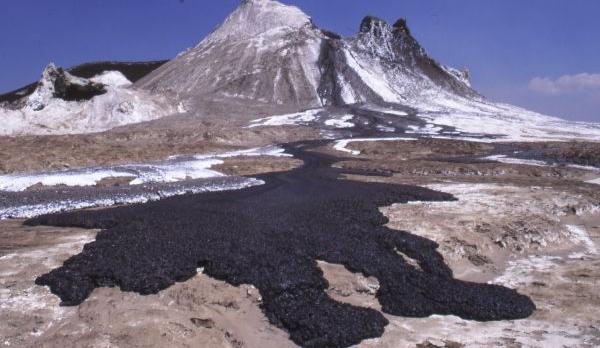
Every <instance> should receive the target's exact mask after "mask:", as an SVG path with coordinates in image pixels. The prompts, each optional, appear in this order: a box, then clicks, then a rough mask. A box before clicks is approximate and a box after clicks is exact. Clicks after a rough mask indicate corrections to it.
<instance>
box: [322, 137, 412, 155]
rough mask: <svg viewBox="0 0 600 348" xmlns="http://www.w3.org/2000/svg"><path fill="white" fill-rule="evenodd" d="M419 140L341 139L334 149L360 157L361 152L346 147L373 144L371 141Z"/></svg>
mask: <svg viewBox="0 0 600 348" xmlns="http://www.w3.org/2000/svg"><path fill="white" fill-rule="evenodd" d="M414 140H417V139H415V138H399V137H398V138H355V139H341V140H338V141H336V142H335V144H334V146H333V148H334V149H336V150H338V151H342V152H347V153H350V154H352V155H353V156H358V155H360V151H357V150H350V149H348V148H347V147H346V146H348V144H350V143H356V142H371V141H414Z"/></svg>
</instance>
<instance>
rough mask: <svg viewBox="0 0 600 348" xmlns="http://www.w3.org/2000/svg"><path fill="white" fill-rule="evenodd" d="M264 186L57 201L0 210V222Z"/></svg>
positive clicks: (251, 181)
mask: <svg viewBox="0 0 600 348" xmlns="http://www.w3.org/2000/svg"><path fill="white" fill-rule="evenodd" d="M264 183H265V182H264V181H262V180H258V179H254V178H245V179H244V180H243V181H241V182H235V183H229V184H208V185H207V184H201V185H198V186H191V187H185V188H171V189H169V188H167V189H162V190H160V191H157V192H141V193H135V194H133V195H122V196H118V195H115V196H110V197H109V196H106V197H102V198H94V199H64V200H57V201H55V202H52V203H49V204H48V203H45V204H32V205H16V206H11V207H6V208H3V209H0V220H3V219H23V218H32V217H35V216H39V215H43V214H51V213H58V212H64V211H70V210H78V209H85V208H93V207H109V206H113V205H123V204H136V203H146V202H151V201H158V200H161V199H165V198H168V197H174V196H180V195H185V194H198V193H204V192H219V191H230V190H240V189H243V188H248V187H252V186H258V185H264Z"/></svg>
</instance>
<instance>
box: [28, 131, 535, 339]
mask: <svg viewBox="0 0 600 348" xmlns="http://www.w3.org/2000/svg"><path fill="white" fill-rule="evenodd" d="M322 145H324V144H323V143H322V142H321V143H314V144H308V143H303V144H295V145H290V146H288V147H287V151H288V152H289V153H292V154H294V156H296V158H299V159H302V160H304V161H305V166H304V167H302V168H300V169H296V170H292V171H289V172H285V173H275V174H270V175H264V176H260V177H259V178H261V179H263V180H265V181H266V182H267V184H266V185H263V186H258V187H252V188H248V189H244V190H240V191H235V192H226V193H207V194H201V195H190V196H183V197H176V198H169V199H165V200H161V201H159V202H153V203H147V204H143V205H133V206H127V207H120V208H114V209H109V210H100V211H81V212H75V213H66V214H58V215H46V216H41V217H38V218H36V219H33V220H29V221H28V222H27V224H29V225H53V226H73V227H85V228H102V229H104V230H103V231H102V232H100V233H99V234H98V236H97V239H96V241H95V242H93V243H90V244H88V245H86V246H85V248H84V250H83V252H82V253H81V254H79V255H76V256H74V257H72V258H70V259H69V260H67V261H66V262H65V263H64V265H63V266H62V267H60V268H58V269H55V270H53V271H51V272H50V273H48V274H45V275H43V276H41V277H39V278H38V279H37V280H36V283H37V284H39V285H46V286H49V287H50V289H51V290H52V292H53V293H55V294H57V295H58V296H60V298H61V299H62V301H63V304H64V305H77V304H80V303H81V302H83V301H84V300H85V299H86V298H87V297H88V296H89V295H90V293H91V292H92V290H94V288H97V287H105V286H111V287H112V286H118V287H120V288H121V289H122V290H123V291H133V292H137V293H140V294H154V293H157V292H158V291H160V290H163V289H165V288H168V287H169V286H171V285H173V284H174V283H175V282H180V281H185V280H187V279H190V278H191V277H193V276H194V275H196V273H197V268H198V267H204V272H205V273H206V274H208V275H209V276H211V277H213V278H215V279H219V280H224V281H226V282H228V283H229V284H232V285H236V286H237V285H241V284H253V285H255V286H256V287H257V288H258V289H259V290H260V293H261V295H262V298H263V303H262V309H263V310H264V312H265V314H266V315H267V317H268V319H269V321H270V322H271V323H273V324H275V325H277V326H279V327H281V328H284V329H286V330H287V331H288V332H289V333H290V337H291V339H292V340H293V341H294V342H296V343H297V344H299V345H302V346H306V347H346V346H350V345H353V344H357V343H359V342H360V341H362V340H364V339H367V338H373V337H379V336H381V335H382V333H383V331H384V328H385V326H386V325H387V324H388V321H387V320H386V319H385V318H384V316H383V315H382V314H381V313H380V312H378V311H376V310H373V309H367V308H360V307H355V306H352V305H349V304H344V303H339V302H336V301H334V300H333V299H331V298H330V297H328V296H327V294H326V293H325V290H326V289H327V287H328V284H327V281H326V280H325V279H324V278H323V274H322V272H321V271H320V269H319V267H318V266H317V262H316V260H323V261H326V262H329V263H336V264H343V265H345V266H346V267H347V268H348V269H349V270H350V271H352V272H361V273H363V274H364V275H365V276H374V277H376V278H377V279H378V280H379V282H380V286H381V287H380V289H379V291H378V293H377V298H378V299H379V301H380V303H381V305H382V307H383V311H384V312H386V313H390V314H393V315H398V316H409V317H425V316H429V315H432V314H454V315H457V316H460V317H462V318H465V319H473V320H481V321H488V320H504V319H519V318H525V317H527V316H529V315H530V314H531V313H532V312H533V310H534V309H535V306H534V304H533V303H532V301H531V300H530V299H529V298H527V297H526V296H523V295H520V294H518V293H517V292H516V291H514V290H511V289H508V288H505V287H501V286H497V285H487V284H477V283H469V282H464V281H460V280H457V279H454V278H453V275H452V271H451V270H450V269H449V267H448V266H447V265H446V264H445V263H444V260H443V258H442V256H441V254H440V253H438V252H437V250H436V249H437V247H438V245H437V244H436V243H434V242H432V241H430V240H428V239H425V238H421V237H418V236H415V235H412V234H410V233H408V232H403V231H396V230H391V229H388V228H387V227H385V226H384V225H385V224H386V222H387V219H386V218H385V217H384V216H383V215H382V214H381V213H380V212H379V210H378V207H380V206H385V205H389V204H391V203H406V202H408V201H415V200H418V201H451V200H454V197H452V196H451V195H449V194H446V193H442V192H436V191H432V190H428V189H425V188H420V187H415V186H401V185H390V184H380V183H363V182H354V181H345V180H339V179H337V177H338V176H339V174H340V171H338V170H335V169H332V168H331V164H332V163H333V162H334V161H335V159H334V158H331V157H326V156H324V155H320V154H315V153H311V152H310V151H309V149H310V147H311V146H322ZM398 251H400V252H401V253H403V254H404V255H407V256H408V257H410V258H412V259H414V260H416V261H417V262H418V264H419V265H420V269H418V268H416V267H414V266H411V265H410V264H409V263H408V262H407V261H406V260H405V259H404V258H403V256H401V255H400V254H399V253H398Z"/></svg>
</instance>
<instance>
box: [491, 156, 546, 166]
mask: <svg viewBox="0 0 600 348" xmlns="http://www.w3.org/2000/svg"><path fill="white" fill-rule="evenodd" d="M482 159H483V160H490V161H496V162H500V163H507V164H525V165H529V166H538V167H542V166H546V165H547V164H546V162H544V161H536V160H528V159H521V158H512V157H507V156H506V155H493V156H487V157H483V158H482Z"/></svg>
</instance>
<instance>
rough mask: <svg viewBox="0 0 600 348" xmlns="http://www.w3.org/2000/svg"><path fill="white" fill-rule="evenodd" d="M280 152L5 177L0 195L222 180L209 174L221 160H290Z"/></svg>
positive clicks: (180, 158) (246, 152) (253, 151)
mask: <svg viewBox="0 0 600 348" xmlns="http://www.w3.org/2000/svg"><path fill="white" fill-rule="evenodd" d="M284 151H285V150H284V149H283V148H280V147H277V146H267V147H263V148H254V149H247V150H239V151H232V152H226V153H221V154H207V155H197V156H191V157H190V156H171V157H169V158H168V159H167V160H165V161H157V162H150V163H138V164H130V165H122V166H115V167H97V168H84V169H73V170H65V171H59V172H41V173H27V174H9V175H1V176H0V191H11V192H20V191H24V190H26V189H27V188H29V187H32V186H34V185H36V184H42V185H44V186H57V185H64V186H94V185H96V184H97V183H98V182H99V181H101V180H103V179H108V178H118V177H131V182H130V184H131V185H140V184H144V183H151V182H159V183H160V182H178V181H183V180H188V179H204V178H213V177H221V176H224V175H223V174H222V173H219V172H217V171H214V170H211V169H210V168H211V167H212V166H214V165H218V164H222V163H223V159H226V158H232V157H239V156H250V157H253V156H276V157H278V156H290V155H288V154H285V152H284Z"/></svg>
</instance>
